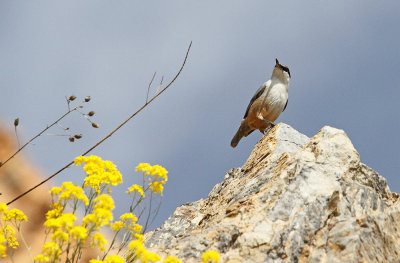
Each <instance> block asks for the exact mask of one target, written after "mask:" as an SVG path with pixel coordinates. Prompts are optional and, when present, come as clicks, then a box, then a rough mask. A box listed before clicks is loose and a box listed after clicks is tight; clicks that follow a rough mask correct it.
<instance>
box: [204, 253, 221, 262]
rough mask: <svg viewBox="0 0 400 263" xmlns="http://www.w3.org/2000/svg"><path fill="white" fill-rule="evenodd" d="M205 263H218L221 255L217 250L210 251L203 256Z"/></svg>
mask: <svg viewBox="0 0 400 263" xmlns="http://www.w3.org/2000/svg"><path fill="white" fill-rule="evenodd" d="M202 259H203V263H218V262H219V254H218V252H217V251H215V250H208V251H206V252H204V253H203V255H202Z"/></svg>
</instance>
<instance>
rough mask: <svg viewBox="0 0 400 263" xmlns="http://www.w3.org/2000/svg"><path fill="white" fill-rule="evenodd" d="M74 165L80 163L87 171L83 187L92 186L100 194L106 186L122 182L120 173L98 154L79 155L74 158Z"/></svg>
mask: <svg viewBox="0 0 400 263" xmlns="http://www.w3.org/2000/svg"><path fill="white" fill-rule="evenodd" d="M74 163H75V164H76V165H82V164H83V163H85V164H84V166H83V170H84V171H85V172H86V173H87V176H86V178H85V182H84V187H91V188H93V189H94V190H95V191H96V192H97V193H98V194H100V193H101V192H102V191H103V190H104V189H105V188H106V187H109V186H115V185H118V184H120V183H122V175H121V173H120V172H119V171H118V170H117V167H116V166H115V165H114V164H113V163H112V162H110V161H103V160H102V159H101V158H100V157H98V156H94V155H91V156H79V157H76V158H75V160H74Z"/></svg>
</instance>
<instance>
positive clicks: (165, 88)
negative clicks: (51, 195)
mask: <svg viewBox="0 0 400 263" xmlns="http://www.w3.org/2000/svg"><path fill="white" fill-rule="evenodd" d="M191 46H192V42H190V44H189V47H188V49H187V51H186V55H185V59H184V60H183V63H182V66H181V68H180V69H179V71H178V73H177V74H176V75H175V77H174V78H173V79H172V80H171V81H170V82H169V83H168V85H167V86H165V87H164V88H163V89H162V90H161V91H160V92H159V93H157V94H155V95H154V96H153V97H152V98H151V99H150V100H149V101H147V102H146V103H145V104H144V105H143V106H142V107H140V108H139V109H138V110H137V111H136V112H135V113H133V114H132V115H131V116H130V117H129V118H128V119H126V120H125V121H124V122H122V123H121V124H120V125H119V126H118V127H117V128H115V129H114V130H113V131H112V132H110V133H109V134H108V135H107V136H106V137H104V138H103V139H101V140H100V141H99V142H97V143H96V144H95V145H94V146H92V147H91V148H90V149H89V150H87V151H86V152H84V153H83V154H81V155H82V156H83V155H86V154H88V153H89V152H91V151H92V150H94V149H95V148H96V147H97V146H99V145H100V144H102V143H103V142H104V141H105V140H107V139H108V138H110V137H111V136H112V135H113V134H114V133H116V132H117V131H118V130H119V129H120V128H121V127H122V126H124V125H125V124H126V123H127V122H128V121H130V120H131V119H132V118H133V117H135V116H136V115H137V114H138V113H139V112H141V111H142V110H143V109H144V108H145V107H146V106H147V105H149V104H150V103H151V102H152V101H153V100H155V99H156V98H157V97H158V96H160V95H161V94H162V93H163V92H164V91H165V90H167V89H168V88H169V87H170V86H171V85H172V83H174V82H175V80H176V79H177V78H178V77H179V75H180V74H181V72H182V70H183V67H184V66H185V64H186V60H187V58H188V55H189V52H190V48H191ZM68 113H69V112H68ZM63 117H65V115H63V116H62V117H61V118H63ZM61 118H60V119H61ZM60 119H59V120H60ZM59 120H57V121H59ZM54 124H55V123H54ZM54 124H52V125H54ZM47 129H48V128H46V129H45V130H44V131H43V132H45V131H46V130H47ZM43 132H41V133H40V134H42V133H43ZM38 136H40V135H38ZM23 147H24V146H23ZM73 163H74V161H71V162H70V163H68V164H67V165H65V166H64V167H63V168H61V169H60V170H58V171H57V172H55V173H53V174H52V175H50V176H49V177H47V178H46V179H45V180H43V181H41V182H40V183H38V184H37V185H35V186H34V187H32V188H30V189H29V190H27V191H25V192H24V193H22V194H20V195H18V196H17V197H15V198H14V199H12V200H11V201H9V202H8V203H7V205H10V204H12V203H14V202H15V201H17V200H18V199H20V198H21V197H23V196H25V195H26V194H28V193H30V192H32V191H33V190H35V189H36V188H38V187H39V186H41V185H42V184H44V183H46V182H47V181H49V180H50V179H52V178H53V177H55V176H56V175H57V174H59V173H61V172H62V171H64V170H65V169H67V168H68V167H70V166H71V165H72V164H73Z"/></svg>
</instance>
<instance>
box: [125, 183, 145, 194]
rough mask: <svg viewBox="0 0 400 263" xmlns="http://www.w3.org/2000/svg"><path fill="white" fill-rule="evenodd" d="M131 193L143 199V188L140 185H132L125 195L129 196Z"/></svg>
mask: <svg viewBox="0 0 400 263" xmlns="http://www.w3.org/2000/svg"><path fill="white" fill-rule="evenodd" d="M132 192H138V193H139V194H140V195H141V196H143V197H144V192H143V188H142V187H141V186H140V185H137V184H133V185H132V186H131V187H129V188H128V191H127V193H128V194H130V193H132Z"/></svg>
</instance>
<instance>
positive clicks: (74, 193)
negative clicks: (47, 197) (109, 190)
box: [50, 182, 89, 205]
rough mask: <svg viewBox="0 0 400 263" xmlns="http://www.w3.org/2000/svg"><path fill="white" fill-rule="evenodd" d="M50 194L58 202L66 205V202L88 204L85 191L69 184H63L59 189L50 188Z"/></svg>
mask: <svg viewBox="0 0 400 263" xmlns="http://www.w3.org/2000/svg"><path fill="white" fill-rule="evenodd" d="M50 194H51V195H52V196H53V197H54V196H55V197H58V200H59V202H64V203H66V202H67V201H68V200H80V201H82V202H83V203H84V204H85V205H88V204H89V199H88V198H87V196H86V194H85V191H84V190H83V189H82V188H81V187H79V186H77V185H74V184H73V183H71V182H64V183H63V184H62V186H61V187H57V186H56V187H53V188H51V190H50Z"/></svg>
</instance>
